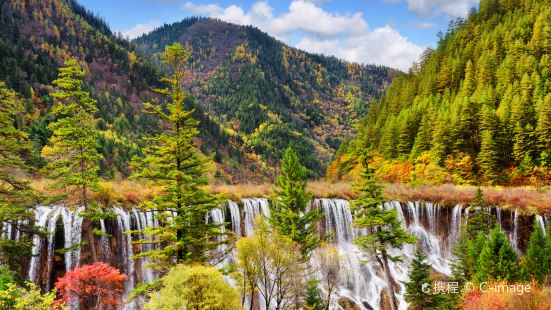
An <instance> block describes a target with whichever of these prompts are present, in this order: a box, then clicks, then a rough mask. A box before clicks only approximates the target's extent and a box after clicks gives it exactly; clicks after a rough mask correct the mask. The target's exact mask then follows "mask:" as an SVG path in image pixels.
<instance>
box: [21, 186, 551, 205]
mask: <svg viewBox="0 0 551 310" xmlns="http://www.w3.org/2000/svg"><path fill="white" fill-rule="evenodd" d="M48 185H49V182H48V181H46V180H33V181H32V186H33V187H34V188H35V189H37V190H38V191H39V192H41V193H44V194H52V192H51V190H50V189H48ZM101 187H102V189H101V190H100V191H99V192H97V193H91V197H92V198H93V199H95V200H96V201H99V202H101V203H103V204H105V205H108V204H136V203H138V202H139V201H141V200H144V199H147V198H150V197H152V196H154V195H156V194H157V193H159V189H156V188H154V187H152V186H149V185H147V184H144V183H139V182H137V181H133V180H126V179H123V180H111V181H103V182H101ZM205 189H206V190H208V191H210V192H212V193H216V194H225V195H226V196H228V198H230V199H235V200H239V199H241V198H245V197H269V196H271V195H272V193H273V185H272V184H269V183H262V184H253V183H243V184H235V185H227V184H211V185H208V186H207V187H206V188H205ZM308 189H309V190H310V191H312V192H313V193H314V197H325V198H343V199H354V198H355V197H356V196H357V195H358V193H357V192H356V191H355V190H354V188H353V186H352V184H351V183H350V182H336V183H331V182H324V181H312V182H309V183H308ZM482 189H483V193H484V199H485V201H486V203H488V204H489V205H492V206H500V207H510V208H519V209H521V210H523V211H526V212H534V211H539V212H542V213H544V212H551V188H550V187H541V188H536V187H528V186H526V187H483V188H482ZM475 190H476V187H475V186H467V185H452V184H446V185H418V186H412V185H408V184H398V183H393V184H387V185H386V186H385V188H384V196H385V198H386V199H388V200H398V201H408V200H425V201H432V202H440V203H443V204H446V205H455V204H468V203H469V202H471V201H472V200H473V199H474V194H475Z"/></svg>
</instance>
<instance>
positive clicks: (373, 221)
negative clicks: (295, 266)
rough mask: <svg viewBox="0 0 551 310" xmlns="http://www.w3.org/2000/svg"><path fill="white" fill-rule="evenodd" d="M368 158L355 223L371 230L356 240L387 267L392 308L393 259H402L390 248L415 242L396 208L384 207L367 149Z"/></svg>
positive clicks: (393, 295)
mask: <svg viewBox="0 0 551 310" xmlns="http://www.w3.org/2000/svg"><path fill="white" fill-rule="evenodd" d="M362 157H363V158H364V160H363V163H364V170H363V172H362V182H361V183H360V184H358V185H357V190H358V191H359V192H360V195H359V197H358V198H356V200H354V210H355V217H356V219H355V220H354V225H355V226H356V227H359V228H365V229H367V230H368V234H367V235H365V236H359V237H356V239H355V240H354V242H355V243H356V244H357V245H358V246H359V247H360V248H361V249H362V250H364V251H367V252H368V253H369V254H371V255H372V256H373V258H374V259H375V261H376V262H377V263H378V264H379V266H380V267H381V268H382V269H383V270H384V273H385V277H386V280H387V285H388V292H389V295H390V300H391V306H392V309H394V310H395V309H397V307H398V303H397V300H396V295H395V292H394V279H393V278H392V275H391V273H390V266H389V263H390V262H391V261H397V260H399V257H393V256H391V255H390V254H389V252H388V248H389V247H393V248H401V247H402V246H403V245H404V244H406V243H413V242H415V238H414V237H413V236H411V235H409V234H408V233H407V232H406V231H405V230H404V229H403V228H402V226H401V223H400V221H399V220H398V217H397V215H396V210H394V209H387V208H384V207H383V204H384V202H385V199H384V197H383V190H382V186H381V185H380V184H379V183H378V181H377V180H376V179H375V176H374V171H373V169H372V168H371V167H370V166H369V161H370V156H369V155H367V152H366V153H365V154H364V155H363V156H362Z"/></svg>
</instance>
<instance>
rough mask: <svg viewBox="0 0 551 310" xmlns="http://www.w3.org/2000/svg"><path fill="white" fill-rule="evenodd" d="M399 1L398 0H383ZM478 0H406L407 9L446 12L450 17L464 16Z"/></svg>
mask: <svg viewBox="0 0 551 310" xmlns="http://www.w3.org/2000/svg"><path fill="white" fill-rule="evenodd" d="M384 1H385V2H391V3H392V2H399V1H400V0H384ZM479 1H480V0H406V2H407V4H408V10H409V11H410V12H415V13H418V14H421V15H424V16H427V15H439V14H448V15H450V16H451V17H466V16H467V14H468V13H469V10H470V9H471V8H472V7H476V6H478V2H479Z"/></svg>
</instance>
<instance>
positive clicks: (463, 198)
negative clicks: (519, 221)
mask: <svg viewBox="0 0 551 310" xmlns="http://www.w3.org/2000/svg"><path fill="white" fill-rule="evenodd" d="M482 190H483V193H484V200H485V201H486V202H487V203H488V204H490V205H493V206H500V207H512V208H519V209H522V210H525V211H534V210H536V209H537V210H539V211H540V212H549V211H551V188H549V187H544V188H535V187H483V188H482ZM475 191H476V187H474V186H459V185H432V186H431V185H420V186H411V185H405V184H390V185H388V186H387V187H386V188H385V192H384V193H385V197H386V198H387V199H392V200H400V201H406V200H426V201H434V202H441V203H444V204H459V203H460V204H466V203H469V202H470V201H472V200H473V199H474V196H475Z"/></svg>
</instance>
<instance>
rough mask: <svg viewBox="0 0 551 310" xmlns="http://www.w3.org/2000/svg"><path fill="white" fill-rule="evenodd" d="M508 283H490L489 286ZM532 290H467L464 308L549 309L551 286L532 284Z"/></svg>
mask: <svg viewBox="0 0 551 310" xmlns="http://www.w3.org/2000/svg"><path fill="white" fill-rule="evenodd" d="M494 285H506V283H489V284H488V286H487V288H492V287H494ZM530 287H531V290H530V291H527V292H523V293H522V294H521V293H519V292H511V291H503V290H501V291H498V290H492V289H485V291H484V292H481V291H480V290H473V291H470V292H467V293H466V294H465V296H464V299H463V305H462V309H463V310H486V309H487V310H528V309H530V310H531V309H534V310H549V309H551V305H549V300H551V288H550V287H540V286H538V285H536V284H535V283H531V284H530Z"/></svg>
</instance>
